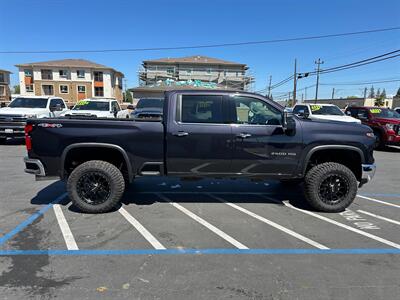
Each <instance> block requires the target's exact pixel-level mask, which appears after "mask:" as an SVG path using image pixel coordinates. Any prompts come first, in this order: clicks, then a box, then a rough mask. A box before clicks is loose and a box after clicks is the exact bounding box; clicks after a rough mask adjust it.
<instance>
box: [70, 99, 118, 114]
mask: <svg viewBox="0 0 400 300" xmlns="http://www.w3.org/2000/svg"><path fill="white" fill-rule="evenodd" d="M109 109H110V103H109V102H104V101H87V100H81V101H79V102H78V103H77V104H76V105H75V106H74V108H73V110H101V111H108V110H109Z"/></svg>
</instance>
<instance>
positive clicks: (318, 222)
mask: <svg viewBox="0 0 400 300" xmlns="http://www.w3.org/2000/svg"><path fill="white" fill-rule="evenodd" d="M275 196H276V197H273V196H271V195H270V194H268V195H266V194H264V193H257V192H254V193H248V194H246V193H240V194H238V193H231V192H224V191H219V192H215V193H207V192H169V193H152V192H149V191H148V192H142V193H140V192H139V193H136V194H135V196H134V199H132V198H131V195H130V196H129V197H128V198H126V199H125V200H124V204H123V205H122V207H121V208H120V209H119V210H116V211H114V212H111V213H108V214H104V215H87V214H81V213H80V212H77V211H75V210H74V208H73V207H72V205H71V204H70V203H68V199H66V195H65V194H62V195H60V196H59V197H57V198H56V199H54V201H53V202H51V203H49V204H48V205H45V206H43V207H42V208H41V209H40V210H39V211H37V212H35V213H33V214H32V215H31V216H29V217H28V218H26V219H25V220H22V221H21V223H20V224H18V225H17V226H16V227H15V228H13V229H12V230H10V231H9V232H7V233H6V234H3V235H2V236H1V237H0V247H1V248H0V249H1V250H0V255H29V254H31V255H145V254H171V255H175V254H220V255H223V254H293V255H294V254H324V253H325V254H388V253H390V254H399V253H400V252H399V251H398V250H399V249H400V240H399V239H398V235H397V232H398V231H397V230H398V228H399V226H400V220H398V219H394V218H389V217H388V216H387V214H385V213H382V211H380V212H379V213H380V214H378V213H377V212H376V208H377V207H379V208H380V209H381V210H382V209H383V210H385V212H388V211H390V209H389V210H388V205H386V204H383V203H380V202H376V201H372V203H371V204H369V207H368V209H369V210H368V211H367V210H366V208H365V205H367V204H366V203H369V202H366V203H364V204H363V205H364V206H363V209H364V210H363V209H359V205H352V206H351V207H350V208H349V209H348V210H346V211H345V212H342V213H338V214H326V213H317V212H312V211H308V210H305V209H303V208H299V207H296V206H295V205H292V204H291V203H290V201H288V200H283V201H282V200H280V199H279V197H278V196H279V195H275ZM60 203H61V204H60ZM39 219H40V220H42V222H45V223H44V224H47V225H48V227H49V228H50V229H49V232H48V233H47V234H48V235H49V236H51V238H50V239H48V240H47V242H46V243H41V244H40V245H39V246H40V247H38V245H36V247H34V248H29V244H28V245H26V244H25V245H24V246H25V247H24V248H22V249H21V248H18V249H16V248H15V247H13V246H12V245H13V241H14V240H15V239H17V238H18V237H19V235H21V234H22V235H23V234H24V233H25V232H27V230H29V228H30V226H33V225H34V224H35V222H37V221H38V220H39ZM26 246H28V247H26Z"/></svg>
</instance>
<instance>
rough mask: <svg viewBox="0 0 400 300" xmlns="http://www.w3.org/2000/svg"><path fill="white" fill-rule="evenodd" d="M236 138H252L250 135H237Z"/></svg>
mask: <svg viewBox="0 0 400 300" xmlns="http://www.w3.org/2000/svg"><path fill="white" fill-rule="evenodd" d="M236 137H238V138H241V139H247V138H249V137H251V134H250V133H239V134H238V135H236Z"/></svg>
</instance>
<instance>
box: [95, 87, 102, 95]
mask: <svg viewBox="0 0 400 300" xmlns="http://www.w3.org/2000/svg"><path fill="white" fill-rule="evenodd" d="M94 96H95V97H104V88H103V87H102V86H96V87H95V88H94Z"/></svg>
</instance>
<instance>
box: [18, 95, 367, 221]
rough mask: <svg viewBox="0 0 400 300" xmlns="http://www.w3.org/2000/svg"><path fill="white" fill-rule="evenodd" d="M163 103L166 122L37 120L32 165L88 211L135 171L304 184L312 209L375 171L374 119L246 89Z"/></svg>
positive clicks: (340, 198)
mask: <svg viewBox="0 0 400 300" xmlns="http://www.w3.org/2000/svg"><path fill="white" fill-rule="evenodd" d="M163 102H164V105H163V118H162V120H160V121H155V120H154V119H152V120H150V119H149V120H143V121H141V122H136V121H133V120H128V121H125V120H122V119H115V120H102V119H95V118H94V119H93V118H92V119H90V118H88V119H54V120H50V121H47V120H46V123H44V122H43V121H41V120H34V119H30V120H29V121H28V124H27V126H26V145H27V151H28V157H26V158H25V165H26V169H25V171H26V172H27V173H32V174H35V175H36V176H37V177H38V178H40V179H45V178H54V177H55V176H56V177H61V178H62V179H66V181H67V190H68V194H69V198H70V199H71V200H72V202H73V203H74V204H75V205H76V206H77V207H78V208H80V209H81V210H82V211H84V212H91V213H101V212H106V211H109V210H111V209H113V208H115V207H116V206H117V205H119V202H120V200H121V197H122V194H123V193H124V190H125V188H126V185H127V184H128V183H130V182H132V181H133V180H134V178H137V177H141V176H161V175H166V176H175V177H180V178H194V177H196V178H205V177H218V178H220V177H226V178H232V177H233V178H256V179H278V180H283V181H291V182H295V181H297V182H304V188H305V196H306V200H307V201H308V203H309V204H310V205H311V206H312V207H313V208H314V209H317V210H320V211H325V212H338V211H342V210H344V209H345V208H346V207H347V206H349V205H350V204H351V203H352V201H353V200H354V198H355V196H356V194H357V188H358V187H359V186H362V185H363V184H365V183H367V182H368V181H369V180H370V179H371V178H372V177H373V175H374V172H375V164H374V158H373V146H374V143H375V137H374V135H373V133H372V130H371V128H369V127H368V126H363V125H359V126H354V124H349V123H345V122H327V121H319V120H304V119H302V118H298V117H296V116H293V115H292V114H290V113H287V112H285V111H284V110H283V108H282V107H281V106H280V105H279V104H277V103H275V102H273V101H270V100H268V99H267V98H265V97H263V96H261V95H258V94H253V93H247V92H240V93H238V92H236V91H226V90H221V91H216V90H212V91H210V90H208V91H202V90H196V91H193V90H191V91H170V92H167V93H166V94H165V99H164V101H163ZM50 138H51V141H52V142H51V144H49V143H48V141H49V139H50Z"/></svg>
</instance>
